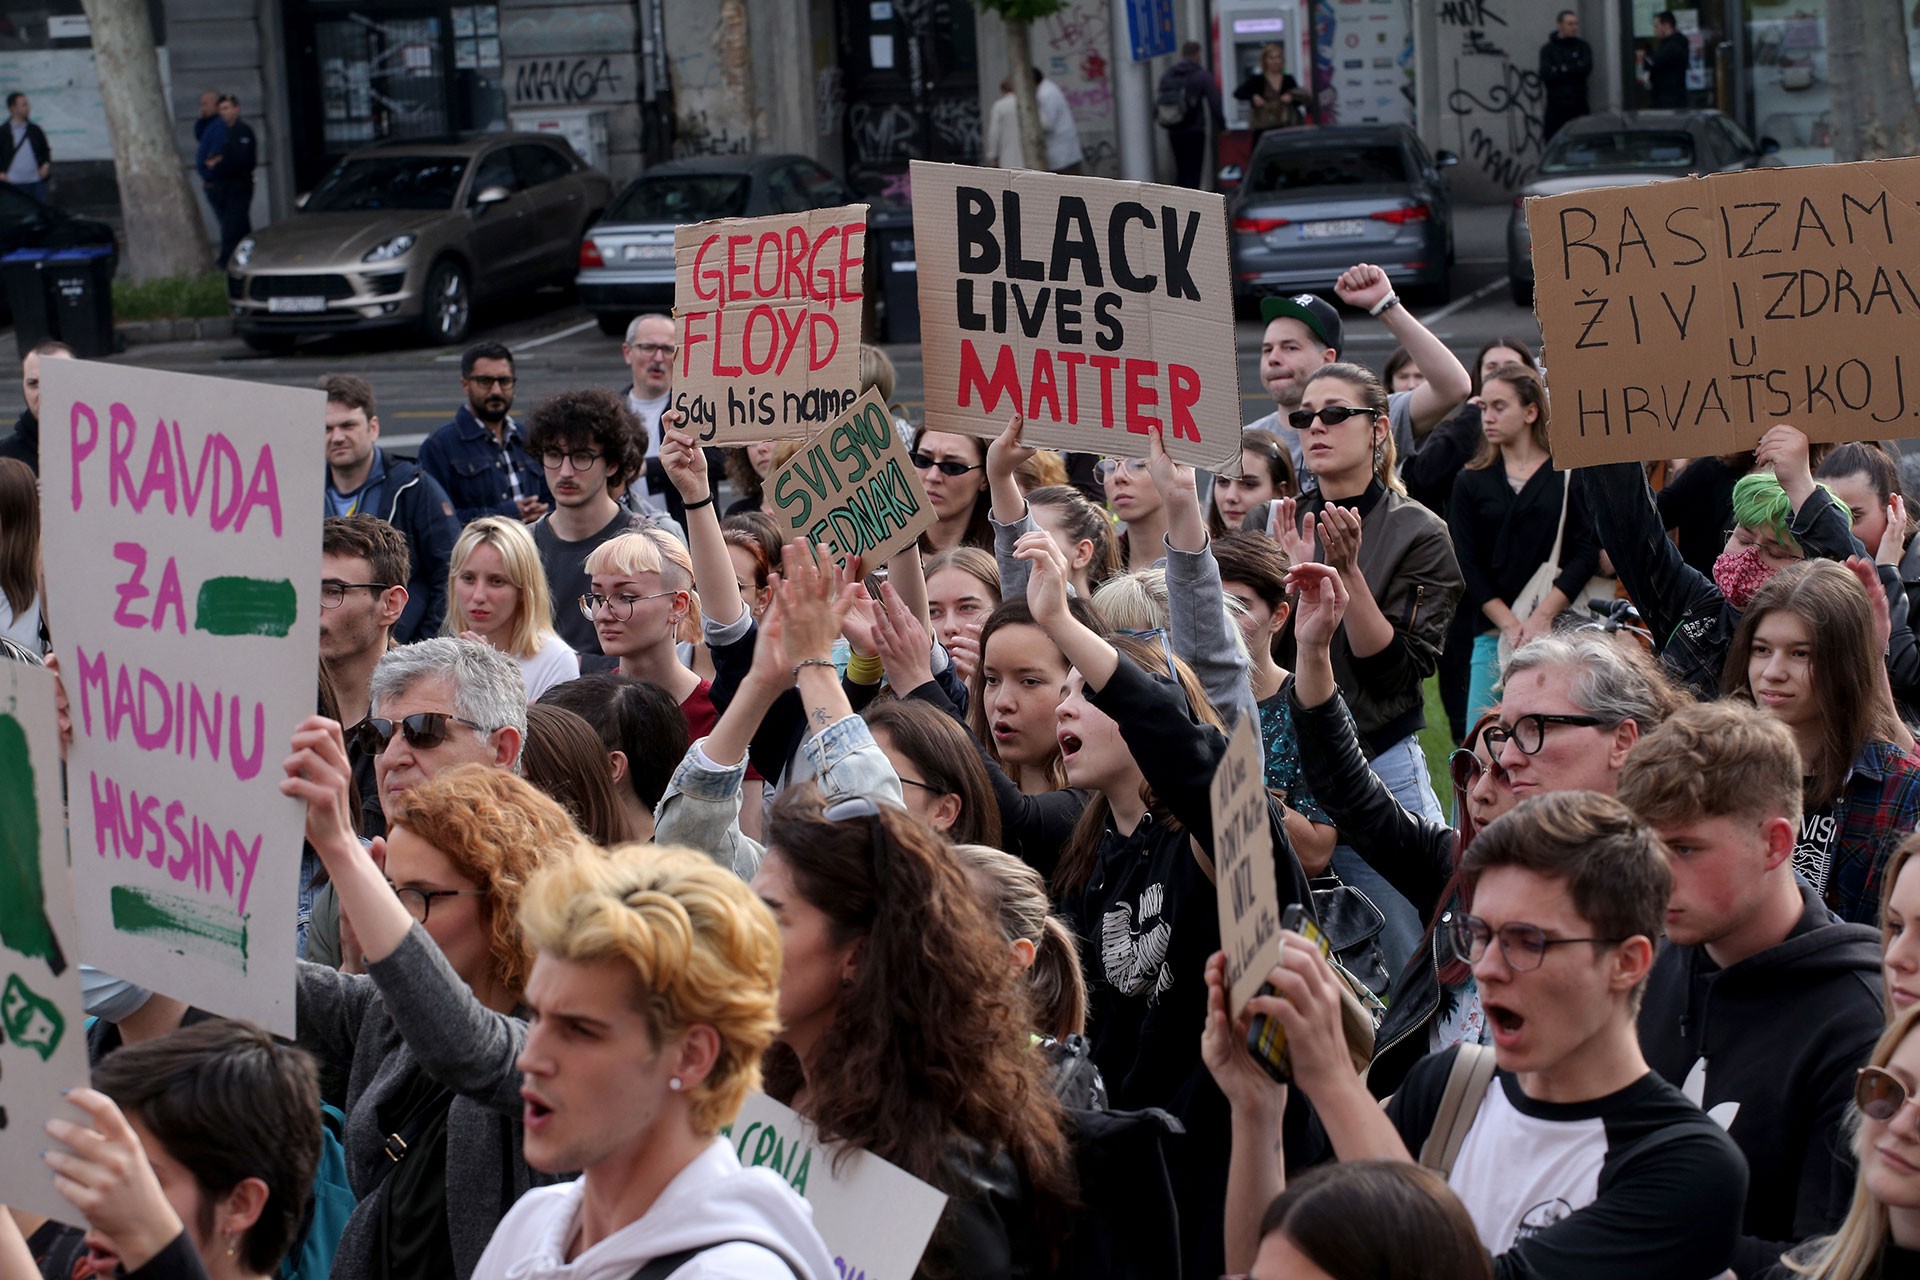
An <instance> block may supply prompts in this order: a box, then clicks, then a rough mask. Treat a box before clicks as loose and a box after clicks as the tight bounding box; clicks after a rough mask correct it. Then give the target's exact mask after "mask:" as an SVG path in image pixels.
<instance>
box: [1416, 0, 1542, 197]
mask: <svg viewBox="0 0 1920 1280" xmlns="http://www.w3.org/2000/svg"><path fill="white" fill-rule="evenodd" d="M1437 16H1438V28H1439V36H1440V40H1441V41H1442V42H1443V49H1444V50H1445V52H1443V54H1442V59H1441V65H1442V66H1443V68H1445V70H1444V71H1443V73H1442V74H1443V76H1444V77H1445V79H1444V87H1445V90H1446V94H1445V97H1444V98H1443V99H1442V103H1443V107H1444V113H1443V120H1442V123H1441V131H1442V136H1443V144H1444V145H1448V146H1451V147H1452V148H1454V149H1455V150H1457V151H1458V152H1459V153H1460V157H1461V161H1462V164H1461V167H1460V170H1459V175H1460V176H1459V177H1458V178H1457V179H1456V186H1457V187H1458V189H1459V190H1460V191H1461V193H1462V194H1464V195H1467V196H1469V197H1475V196H1478V197H1499V196H1506V195H1512V194H1513V193H1514V192H1516V191H1518V190H1519V189H1520V188H1521V187H1522V186H1524V185H1526V183H1527V182H1529V181H1530V180H1531V179H1532V178H1533V174H1534V167H1535V166H1536V165H1537V164H1538V163H1539V161H1540V153H1541V151H1542V149H1543V148H1544V146H1545V138H1544V135H1543V123H1544V121H1543V116H1544V113H1545V110H1546V88H1545V86H1544V85H1542V83H1541V81H1540V73H1539V72H1538V71H1537V70H1536V69H1535V66H1534V63H1535V57H1534V52H1533V48H1534V47H1533V46H1532V44H1531V37H1530V36H1528V35H1527V34H1526V33H1524V32H1519V31H1515V30H1513V29H1512V28H1511V27H1510V26H1509V24H1508V21H1507V18H1506V16H1505V15H1504V14H1503V13H1502V12H1501V9H1500V7H1499V6H1498V5H1497V4H1496V3H1495V2H1494V0H1443V2H1442V3H1441V5H1440V8H1439V11H1438V15H1437ZM1541 38H1542V39H1544V38H1545V36H1544V33H1542V36H1541ZM1509 50H1513V51H1514V52H1509Z"/></svg>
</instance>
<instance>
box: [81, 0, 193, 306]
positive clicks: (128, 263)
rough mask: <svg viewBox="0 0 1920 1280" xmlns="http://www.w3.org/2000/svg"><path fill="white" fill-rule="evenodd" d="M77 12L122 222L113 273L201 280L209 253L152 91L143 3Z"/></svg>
mask: <svg viewBox="0 0 1920 1280" xmlns="http://www.w3.org/2000/svg"><path fill="white" fill-rule="evenodd" d="M81 7H82V8H84V9H85V10H86V14H87V25H88V26H89V27H91V28H92V30H93V60H94V65H95V67H96V68H97V70H98V72H99V76H100V99H101V102H102V103H103V104H104V105H105V107H106V112H107V129H108V131H109V132H110V133H111V134H112V136H113V176H114V177H115V179H117V180H118V182H119V184H120V212H121V216H122V217H123V218H124V219H125V221H126V229H127V234H126V244H125V246H124V249H125V252H124V253H123V254H122V257H121V270H122V271H124V272H125V273H126V275H127V277H128V278H129V279H131V280H136V281H138V280H152V279H155V278H157V277H161V276H197V275H203V274H205V273H206V272H208V271H210V270H212V269H213V255H212V253H211V252H210V251H209V249H208V246H207V235H206V230H205V228H204V227H203V225H202V224H201V221H200V211H199V209H197V208H196V207H195V206H194V203H193V188H192V187H191V186H190V185H189V184H188V182H187V164H186V163H185V161H184V160H183V159H182V157H181V155H180V152H179V150H178V149H177V148H176V147H175V145H174V139H173V126H172V121H173V112H172V110H170V109H169V107H168V105H167V99H166V95H165V94H164V93H162V92H161V89H160V55H159V54H158V53H156V52H155V51H154V47H153V26H152V23H151V21H150V19H149V18H148V15H147V5H146V3H145V0H81ZM55 159H56V160H57V159H58V157H55Z"/></svg>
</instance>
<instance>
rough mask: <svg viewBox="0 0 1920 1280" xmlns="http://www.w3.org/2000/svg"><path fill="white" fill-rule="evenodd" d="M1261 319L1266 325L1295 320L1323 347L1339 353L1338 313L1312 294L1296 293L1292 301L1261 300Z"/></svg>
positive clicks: (1285, 299)
mask: <svg viewBox="0 0 1920 1280" xmlns="http://www.w3.org/2000/svg"><path fill="white" fill-rule="evenodd" d="M1260 318H1261V319H1262V320H1264V321H1266V322H1268V323H1272V322H1273V321H1275V320H1298V321H1299V322H1300V323H1301V324H1304V325H1305V326H1307V328H1308V329H1309V330H1311V331H1312V333H1313V336H1314V337H1316V338H1318V339H1320V342H1321V344H1322V345H1323V346H1328V347H1331V348H1333V349H1334V351H1336V352H1338V351H1339V350H1340V337H1341V331H1340V313H1339V312H1338V311H1336V310H1335V309H1334V306H1333V304H1332V303H1331V302H1328V301H1327V300H1326V299H1324V298H1319V297H1316V296H1314V295H1313V294H1311V293H1296V294H1294V295H1293V296H1292V297H1291V298H1262V299H1260Z"/></svg>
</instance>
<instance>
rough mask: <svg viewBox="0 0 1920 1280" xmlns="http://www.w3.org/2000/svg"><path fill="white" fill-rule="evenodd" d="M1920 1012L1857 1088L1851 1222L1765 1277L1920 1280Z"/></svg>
mask: <svg viewBox="0 0 1920 1280" xmlns="http://www.w3.org/2000/svg"><path fill="white" fill-rule="evenodd" d="M1916 1022H1920V1012H1916V1011H1915V1010H1913V1009H1908V1010H1907V1011H1906V1012H1905V1013H1902V1014H1900V1015H1899V1016H1898V1017H1896V1018H1895V1019H1894V1021H1893V1025H1892V1026H1890V1027H1888V1028H1887V1031H1886V1034H1885V1035H1883V1036H1881V1037H1880V1042H1879V1043H1878V1044H1876V1045H1875V1046H1874V1047H1873V1054H1872V1056H1871V1057H1870V1058H1869V1059H1868V1063H1867V1065H1866V1066H1865V1067H1862V1068H1861V1069H1860V1074H1859V1076H1858V1078H1857V1079H1856V1080H1855V1082H1854V1088H1853V1114H1852V1117H1851V1122H1852V1124H1853V1125H1854V1134H1853V1156H1854V1159H1855V1160H1857V1161H1859V1164H1860V1172H1859V1174H1858V1175H1857V1176H1856V1178H1855V1180H1854V1189H1853V1203H1852V1205H1850V1206H1849V1207H1848V1209H1847V1217H1846V1221H1844V1222H1842V1223H1841V1224H1840V1229H1839V1230H1838V1231H1836V1232H1834V1233H1833V1234H1832V1235H1830V1236H1827V1237H1826V1238H1824V1239H1820V1240H1810V1241H1808V1242H1807V1243H1806V1244H1804V1245H1801V1246H1800V1247H1799V1248H1798V1249H1795V1250H1794V1251H1793V1252H1792V1253H1789V1254H1788V1255H1787V1256H1786V1258H1785V1259H1784V1260H1782V1262H1781V1264H1780V1265H1779V1266H1777V1267H1775V1268H1773V1269H1772V1270H1771V1271H1768V1272H1766V1273H1764V1275H1765V1280H1795V1277H1802V1276H1804V1277H1808V1278H1809V1280H1913V1278H1914V1277H1920V1105H1917V1104H1920V1036H1915V1035H1914V1034H1913V1029H1914V1026H1915V1024H1916Z"/></svg>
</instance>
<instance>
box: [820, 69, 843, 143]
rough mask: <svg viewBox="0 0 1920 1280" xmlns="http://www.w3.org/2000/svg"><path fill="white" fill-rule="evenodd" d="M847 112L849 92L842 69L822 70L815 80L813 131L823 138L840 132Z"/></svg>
mask: <svg viewBox="0 0 1920 1280" xmlns="http://www.w3.org/2000/svg"><path fill="white" fill-rule="evenodd" d="M846 110H847V90H846V85H845V82H844V80H843V79H842V76H841V73H840V68H839V67H837V66H828V67H822V68H820V74H819V75H817V76H815V77H814V78H813V131H814V132H815V133H817V134H819V135H820V136H821V137H823V138H831V137H832V136H833V135H835V134H837V133H839V132H840V121H841V118H842V117H843V116H844V115H845V113H846Z"/></svg>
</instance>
